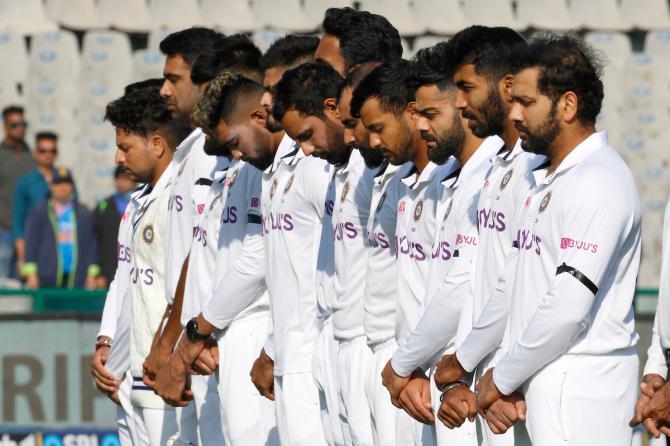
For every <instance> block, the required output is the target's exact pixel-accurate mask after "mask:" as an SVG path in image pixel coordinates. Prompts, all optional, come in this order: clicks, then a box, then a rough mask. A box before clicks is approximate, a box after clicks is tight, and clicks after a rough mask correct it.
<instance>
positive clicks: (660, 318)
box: [644, 201, 670, 379]
mask: <svg viewBox="0 0 670 446" xmlns="http://www.w3.org/2000/svg"><path fill="white" fill-rule="evenodd" d="M662 257H663V260H662V263H661V282H660V283H659V285H658V304H657V306H656V316H655V317H654V329H653V333H652V337H651V346H650V347H649V350H648V351H647V356H648V359H647V363H646V364H645V366H644V374H645V375H648V374H649V373H656V374H657V375H661V377H662V378H664V379H665V377H666V376H667V375H668V365H667V357H666V354H665V350H667V349H669V348H670V201H668V204H667V205H666V207H665V215H664V216H663V249H662Z"/></svg>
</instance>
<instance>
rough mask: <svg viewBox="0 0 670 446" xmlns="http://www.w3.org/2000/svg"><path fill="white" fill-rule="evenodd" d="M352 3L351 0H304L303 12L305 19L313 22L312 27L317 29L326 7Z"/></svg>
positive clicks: (340, 6)
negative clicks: (305, 15)
mask: <svg viewBox="0 0 670 446" xmlns="http://www.w3.org/2000/svg"><path fill="white" fill-rule="evenodd" d="M352 5H353V1H351V0H306V1H305V13H306V14H307V20H309V22H310V23H313V26H314V29H318V28H319V27H320V26H321V22H323V17H324V16H325V14H326V10H327V9H328V8H343V7H345V6H349V7H351V6H352Z"/></svg>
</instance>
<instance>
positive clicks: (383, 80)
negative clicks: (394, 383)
mask: <svg viewBox="0 0 670 446" xmlns="http://www.w3.org/2000/svg"><path fill="white" fill-rule="evenodd" d="M408 69H409V63H408V62H407V61H398V62H393V63H387V64H383V65H380V66H379V67H377V68H375V69H374V70H373V71H372V72H371V73H370V74H369V75H368V76H367V77H366V78H365V79H363V80H362V81H361V83H360V84H359V85H358V87H357V88H356V90H355V91H354V93H353V98H352V102H351V108H352V115H354V116H360V118H361V119H362V121H363V124H364V125H365V127H366V128H367V130H368V131H369V132H370V145H371V147H372V148H376V149H379V150H382V152H384V154H385V157H386V158H387V159H389V160H391V162H393V163H394V164H397V165H400V164H403V163H405V162H410V161H411V162H412V169H411V170H410V172H409V173H408V174H407V175H406V176H404V177H403V178H401V179H400V182H401V192H400V198H399V201H398V207H397V226H396V257H397V265H398V266H397V268H398V274H397V280H398V282H397V285H396V323H395V338H396V340H397V341H402V340H403V339H404V337H405V336H406V335H407V334H408V333H409V330H411V328H412V327H413V326H414V324H415V323H416V320H417V319H418V316H419V312H420V309H421V305H422V302H423V297H424V294H425V283H426V279H427V278H428V272H429V268H430V266H429V264H430V262H431V258H432V252H433V251H432V249H433V242H434V238H435V232H436V225H437V222H436V213H437V205H438V203H439V201H440V197H441V196H442V192H443V190H444V187H443V186H442V184H441V182H442V181H443V180H444V179H445V178H447V177H449V176H450V174H451V173H453V172H454V171H456V169H457V165H456V161H455V160H454V159H451V160H449V161H448V162H446V163H445V161H447V160H446V159H441V158H439V157H435V158H434V159H435V161H437V162H439V163H445V164H443V165H439V164H436V163H435V162H433V161H431V159H433V158H432V157H433V156H434V155H437V153H435V152H433V151H429V150H428V148H427V146H426V143H425V141H423V140H422V139H421V134H420V132H419V131H418V130H417V129H416V126H415V120H414V118H415V115H416V99H415V89H414V88H412V86H411V85H410V82H409V77H408V76H409V72H408ZM420 375H423V373H422V372H417V375H416V376H415V378H416V380H415V381H416V383H417V384H419V386H421V385H422V384H423V382H424V381H425V383H427V382H428V380H427V377H425V375H423V377H422V376H420ZM392 401H393V403H394V405H396V406H397V407H400V405H401V402H399V401H398V400H392ZM422 421H424V422H425V423H426V424H428V425H426V426H422V425H421V424H420V423H418V422H417V421H415V420H412V419H411V418H409V415H407V414H406V413H404V412H399V414H398V420H397V423H396V442H397V443H399V444H434V429H433V428H432V426H430V424H433V423H434V418H432V414H431V413H430V412H429V411H428V414H427V416H426V417H425V418H424V419H422Z"/></svg>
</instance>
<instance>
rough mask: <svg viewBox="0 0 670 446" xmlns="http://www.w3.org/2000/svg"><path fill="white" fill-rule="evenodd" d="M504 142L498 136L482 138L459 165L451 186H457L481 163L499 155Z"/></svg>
mask: <svg viewBox="0 0 670 446" xmlns="http://www.w3.org/2000/svg"><path fill="white" fill-rule="evenodd" d="M504 144H505V142H504V141H503V140H502V139H501V138H500V137H499V136H489V137H488V138H486V139H484V141H482V143H481V144H480V145H479V147H477V150H475V153H473V154H472V156H471V157H470V159H469V160H468V162H467V163H465V165H464V166H462V167H461V170H460V173H459V174H458V178H457V179H456V181H455V182H454V183H453V184H452V186H451V187H458V186H459V185H460V184H461V183H462V182H463V181H466V180H467V179H468V178H469V177H470V175H471V174H472V173H473V172H475V171H476V170H477V169H479V167H480V166H481V165H482V164H484V163H486V162H487V161H489V162H490V161H491V160H492V159H493V160H495V159H496V158H497V157H500V156H501V153H500V147H501V146H504ZM506 153H508V154H509V153H511V152H510V151H508V152H506Z"/></svg>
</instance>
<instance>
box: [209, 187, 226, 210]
mask: <svg viewBox="0 0 670 446" xmlns="http://www.w3.org/2000/svg"><path fill="white" fill-rule="evenodd" d="M222 197H223V192H219V194H218V195H217V196H216V197H214V199H213V200H212V204H210V205H209V211H210V212H211V211H212V209H214V206H216V202H217V201H219V200H220V199H221V198H222Z"/></svg>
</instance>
